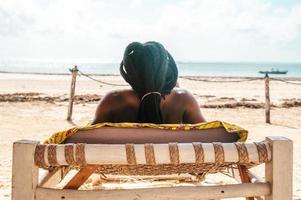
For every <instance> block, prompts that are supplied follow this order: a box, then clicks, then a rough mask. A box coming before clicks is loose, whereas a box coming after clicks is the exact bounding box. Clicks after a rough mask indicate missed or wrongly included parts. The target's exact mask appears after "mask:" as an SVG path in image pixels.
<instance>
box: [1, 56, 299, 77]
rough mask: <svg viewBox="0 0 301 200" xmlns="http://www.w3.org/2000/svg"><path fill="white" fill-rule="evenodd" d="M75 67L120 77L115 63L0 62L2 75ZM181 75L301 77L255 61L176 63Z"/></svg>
mask: <svg viewBox="0 0 301 200" xmlns="http://www.w3.org/2000/svg"><path fill="white" fill-rule="evenodd" d="M74 65H77V66H78V68H79V69H80V70H81V71H82V72H84V73H88V74H103V75H106V74H119V64H118V63H84V62H82V63H71V62H68V63H67V62H37V61H1V60H0V71H1V72H21V73H22V72H26V73H69V69H70V68H72V67H73V66H74ZM177 66H178V69H179V75H181V76H187V75H189V76H240V77H241V76H243V77H245V76H251V77H258V76H259V77H260V76H263V75H262V74H259V71H268V70H271V69H272V68H274V69H279V70H287V71H288V73H287V74H286V75H277V76H282V77H301V63H268V62H266V63H259V62H258V63H256V62H249V63H247V62H233V63H230V62H193V63H192V62H178V63H177Z"/></svg>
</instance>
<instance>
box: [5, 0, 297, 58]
mask: <svg viewBox="0 0 301 200" xmlns="http://www.w3.org/2000/svg"><path fill="white" fill-rule="evenodd" d="M3 13H4V14H3ZM134 40H135V41H142V42H144V41H149V40H158V41H160V42H162V43H163V44H164V45H165V46H166V48H167V49H168V50H169V51H170V52H171V53H172V55H174V57H175V59H176V60H198V61H301V56H300V55H298V52H301V45H296V43H299V44H301V3H299V5H298V4H296V5H293V6H291V7H281V6H277V5H274V4H272V3H269V2H267V1H262V0H243V1H241V0H227V1H222V0H214V1H213V0H188V1H187V0H178V1H170V2H168V1H164V2H162V1H150V0H147V1H142V0H132V1H122V0H118V1H97V0H74V1H71V0H43V1H41V0H24V1H17V0H1V1H0V59H1V58H2V59H5V58H38V59H71V60H72V59H84V60H90V59H97V60H99V61H119V60H120V59H121V56H122V53H123V50H124V48H125V46H126V45H127V44H128V43H129V42H131V41H134ZM300 54H301V53H300Z"/></svg>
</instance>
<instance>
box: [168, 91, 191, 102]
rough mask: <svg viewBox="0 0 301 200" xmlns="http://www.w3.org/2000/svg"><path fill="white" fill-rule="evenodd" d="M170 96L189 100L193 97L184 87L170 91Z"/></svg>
mask: <svg viewBox="0 0 301 200" xmlns="http://www.w3.org/2000/svg"><path fill="white" fill-rule="evenodd" d="M170 96H171V98H173V99H176V100H183V101H185V100H191V99H194V97H193V95H192V94H191V93H190V92H189V91H188V90H185V89H174V90H172V92H171V93H170Z"/></svg>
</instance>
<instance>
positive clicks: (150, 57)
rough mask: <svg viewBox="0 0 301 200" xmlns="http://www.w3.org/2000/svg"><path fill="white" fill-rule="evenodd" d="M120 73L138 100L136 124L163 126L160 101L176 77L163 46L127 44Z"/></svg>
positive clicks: (175, 69)
mask: <svg viewBox="0 0 301 200" xmlns="http://www.w3.org/2000/svg"><path fill="white" fill-rule="evenodd" d="M120 74H121V75H122V77H123V78H124V80H125V81H126V82H128V83H129V84H130V85H131V87H132V89H133V90H134V91H135V92H136V93H137V94H138V95H139V97H140V99H141V102H140V106H139V111H138V120H139V122H149V123H156V124H160V123H163V118H162V113H161V109H160V102H161V98H164V96H165V95H167V94H169V93H170V92H171V90H172V89H173V88H174V87H175V86H176V83H177V78H178V69H177V66H176V63H175V61H174V59H173V58H172V56H171V55H170V54H169V53H168V51H167V50H165V48H164V47H163V45H162V44H160V43H158V42H146V43H144V44H142V43H139V42H133V43H130V44H129V45H128V46H127V47H126V49H125V52H124V55H123V60H122V62H121V64H120ZM158 94H159V95H158ZM160 94H161V95H160Z"/></svg>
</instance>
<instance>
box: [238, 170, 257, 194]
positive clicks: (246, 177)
mask: <svg viewBox="0 0 301 200" xmlns="http://www.w3.org/2000/svg"><path fill="white" fill-rule="evenodd" d="M238 172H239V175H240V179H241V182H242V183H251V178H250V177H249V174H248V170H247V168H246V167H245V166H238ZM246 200H254V197H246Z"/></svg>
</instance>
